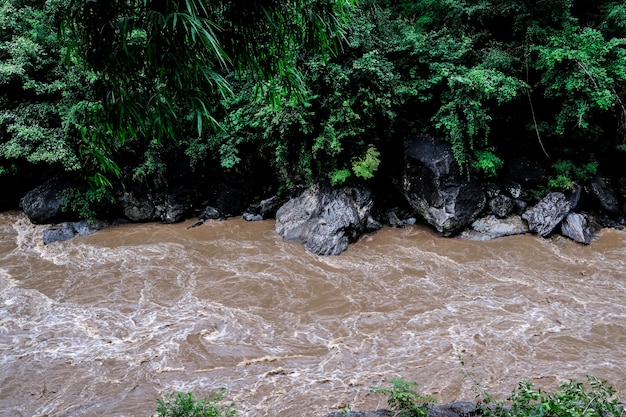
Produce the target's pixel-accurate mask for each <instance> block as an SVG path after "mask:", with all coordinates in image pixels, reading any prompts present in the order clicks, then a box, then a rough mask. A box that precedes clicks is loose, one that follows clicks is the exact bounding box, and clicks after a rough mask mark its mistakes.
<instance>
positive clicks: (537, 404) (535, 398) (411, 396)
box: [372, 376, 626, 417]
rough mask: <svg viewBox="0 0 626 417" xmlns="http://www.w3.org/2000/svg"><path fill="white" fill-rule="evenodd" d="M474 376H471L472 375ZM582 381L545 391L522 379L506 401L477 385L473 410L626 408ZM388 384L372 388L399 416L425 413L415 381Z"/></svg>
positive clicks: (579, 414)
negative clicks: (475, 405)
mask: <svg viewBox="0 0 626 417" xmlns="http://www.w3.org/2000/svg"><path fill="white" fill-rule="evenodd" d="M472 380H473V378H472ZM587 383H588V386H585V384H583V383H582V382H575V381H564V382H562V383H561V384H560V385H559V389H558V390H557V391H556V392H554V393H544V392H542V391H541V390H539V389H535V388H533V387H532V384H531V383H529V382H528V381H521V382H520V383H519V384H518V386H517V388H516V389H515V390H514V391H513V393H512V394H511V396H510V397H509V398H508V399H507V400H506V401H494V400H493V399H492V397H491V395H490V394H489V393H487V392H486V391H485V390H484V389H483V388H482V387H478V390H477V391H478V392H479V396H478V397H477V400H478V402H477V407H476V411H475V412H474V413H473V414H472V415H476V416H483V417H624V416H626V410H625V409H624V405H623V404H622V403H621V402H620V400H619V398H617V396H616V395H615V390H614V389H613V388H612V387H611V386H609V385H608V384H607V382H606V381H601V380H599V379H598V378H596V377H594V376H588V377H587ZM391 384H392V385H391V386H390V387H373V388H372V391H373V392H377V393H383V394H387V395H388V396H389V398H388V399H387V402H388V404H389V408H390V409H391V410H392V411H395V412H396V414H395V415H396V416H398V417H411V416H415V417H427V415H428V413H427V409H428V404H430V403H432V402H434V399H433V398H432V397H429V396H424V395H422V394H419V393H417V392H416V391H415V390H414V389H415V387H416V386H417V384H416V383H414V382H409V381H405V380H402V379H394V380H392V381H391Z"/></svg>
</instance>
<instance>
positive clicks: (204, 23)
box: [0, 0, 626, 214]
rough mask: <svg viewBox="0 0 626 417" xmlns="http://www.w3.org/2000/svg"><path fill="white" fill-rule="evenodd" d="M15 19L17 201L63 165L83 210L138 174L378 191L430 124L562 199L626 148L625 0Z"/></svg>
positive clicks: (482, 166)
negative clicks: (406, 144) (533, 169)
mask: <svg viewBox="0 0 626 417" xmlns="http://www.w3.org/2000/svg"><path fill="white" fill-rule="evenodd" d="M0 28H1V29H0V178H2V181H3V183H4V184H18V185H19V186H18V187H15V189H16V192H15V194H14V195H9V196H8V197H7V196H5V197H3V199H5V201H4V205H5V206H9V207H10V206H11V205H12V204H14V202H15V201H17V200H18V199H19V197H20V196H21V195H22V194H23V193H24V191H26V190H28V189H29V188H32V186H34V185H37V184H39V183H41V182H42V181H43V180H44V179H46V178H50V177H52V176H63V177H67V178H71V179H73V180H74V181H75V182H74V184H75V188H74V189H73V190H70V192H68V195H67V199H68V202H69V203H70V204H69V205H70V206H72V207H71V208H73V209H74V210H77V211H79V212H82V213H89V212H90V210H94V209H95V210H98V207H104V206H106V204H107V202H109V201H112V199H113V190H114V189H116V188H119V187H126V186H129V184H131V183H132V184H143V186H145V187H147V188H149V189H154V188H168V187H169V188H171V187H182V186H184V187H187V186H191V185H190V184H192V183H193V184H200V183H202V182H203V181H209V179H210V180H211V181H215V179H216V178H226V179H227V180H228V178H244V180H245V178H248V179H254V180H255V181H259V182H262V183H264V184H272V185H273V186H274V192H276V191H277V190H280V189H282V188H285V187H286V188H293V187H298V186H302V185H307V184H311V183H320V182H321V183H328V184H331V185H343V184H354V183H360V182H365V183H370V184H372V183H375V182H376V181H377V179H380V178H383V177H385V176H388V175H393V171H394V169H395V168H396V167H397V166H398V165H399V163H400V164H401V158H402V152H401V146H402V140H403V138H404V137H406V136H407V135H410V134H416V133H429V134H432V135H434V136H437V137H441V138H443V139H445V140H447V141H449V142H450V143H451V144H452V146H453V150H454V153H455V157H456V159H457V160H458V162H459V163H460V165H461V167H462V169H463V170H464V172H465V173H466V174H467V175H468V176H470V177H473V178H479V179H488V178H490V177H495V176H497V175H498V173H499V171H500V170H501V169H502V168H503V166H504V165H505V164H506V162H507V161H508V160H510V159H511V158H514V157H518V156H520V155H526V156H528V157H530V158H532V159H535V160H538V161H541V162H542V163H543V164H544V165H545V166H547V167H550V169H551V171H550V176H549V178H547V179H546V184H544V188H545V190H548V189H560V190H564V189H569V188H571V187H572V186H573V185H574V184H575V183H580V182H583V181H585V180H586V179H588V178H589V177H590V176H592V175H594V174H596V173H597V172H599V171H603V172H607V173H608V174H614V172H612V171H614V170H616V169H619V168H620V161H621V160H622V159H623V158H624V156H626V153H625V152H626V4H624V2H623V1H614V0H597V1H594V2H589V1H582V0H577V1H574V0H543V1H526V0H524V1H522V0H477V1H473V2H465V1H453V0H422V1H399V0H360V1H358V2H352V1H340V0H299V1H292V2H280V1H269V0H260V1H252V2H237V1H228V0H224V1H214V0H206V1H202V0H186V1H180V0H167V1H154V0H114V1H106V2H105V1H98V0H92V1H78V0H49V1H43V0H0ZM212 183H213V182H212ZM91 213H92V214H93V212H91Z"/></svg>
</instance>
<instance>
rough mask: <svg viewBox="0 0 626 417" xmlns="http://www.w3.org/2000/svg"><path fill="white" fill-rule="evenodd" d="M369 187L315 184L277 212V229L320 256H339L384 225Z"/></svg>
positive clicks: (281, 233)
mask: <svg viewBox="0 0 626 417" xmlns="http://www.w3.org/2000/svg"><path fill="white" fill-rule="evenodd" d="M372 206H373V200H372V195H371V192H370V191H369V190H367V189H365V188H343V189H331V188H326V187H311V188H309V189H307V190H305V191H304V192H303V193H302V194H300V195H299V196H298V197H295V198H292V199H290V200H289V201H287V202H286V203H285V204H284V205H283V206H281V207H280V208H279V209H278V211H277V212H276V232H277V233H278V234H279V235H280V236H282V237H283V238H285V239H287V240H294V241H298V242H301V243H302V244H303V245H304V248H305V249H306V250H307V251H309V252H312V253H314V254H316V255H339V254H340V253H341V252H343V251H344V250H346V249H347V247H348V244H349V243H352V242H355V241H356V240H357V239H358V238H359V237H360V236H361V235H362V234H363V233H365V232H368V231H373V230H376V229H377V228H380V224H379V223H377V222H376V221H375V220H373V219H372V217H371V215H370V212H371V210H372Z"/></svg>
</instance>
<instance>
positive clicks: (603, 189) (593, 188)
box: [589, 176, 619, 214]
mask: <svg viewBox="0 0 626 417" xmlns="http://www.w3.org/2000/svg"><path fill="white" fill-rule="evenodd" d="M589 193H590V194H591V195H592V196H594V197H595V198H596V200H597V201H598V203H600V206H601V207H602V209H603V210H606V211H607V212H608V213H610V214H615V213H617V212H618V211H619V202H618V200H617V195H616V193H615V189H614V188H613V186H612V185H611V182H610V181H609V179H608V178H604V177H600V176H596V177H593V178H592V179H591V180H589Z"/></svg>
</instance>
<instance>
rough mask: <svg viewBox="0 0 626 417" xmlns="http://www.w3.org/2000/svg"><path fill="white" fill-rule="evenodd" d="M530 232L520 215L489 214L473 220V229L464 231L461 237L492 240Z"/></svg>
mask: <svg viewBox="0 0 626 417" xmlns="http://www.w3.org/2000/svg"><path fill="white" fill-rule="evenodd" d="M528 232H529V229H528V225H527V224H526V223H525V222H524V221H523V220H522V218H521V217H520V216H518V215H512V216H509V217H507V218H504V219H501V218H498V217H496V216H494V215H489V216H487V217H483V218H481V219H478V220H476V221H475V222H473V223H472V227H471V229H469V230H465V231H463V233H461V234H460V235H459V237H460V238H461V239H468V240H491V239H497V238H499V237H504V236H513V235H522V234H525V233H528Z"/></svg>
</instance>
